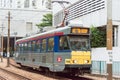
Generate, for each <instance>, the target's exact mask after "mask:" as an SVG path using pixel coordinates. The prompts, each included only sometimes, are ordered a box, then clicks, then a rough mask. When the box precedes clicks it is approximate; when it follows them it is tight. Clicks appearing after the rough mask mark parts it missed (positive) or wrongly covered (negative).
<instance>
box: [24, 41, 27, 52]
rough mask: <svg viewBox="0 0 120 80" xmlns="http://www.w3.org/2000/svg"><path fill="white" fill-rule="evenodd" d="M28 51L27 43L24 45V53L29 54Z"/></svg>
mask: <svg viewBox="0 0 120 80" xmlns="http://www.w3.org/2000/svg"><path fill="white" fill-rule="evenodd" d="M27 50H28V43H25V44H24V51H25V52H27Z"/></svg>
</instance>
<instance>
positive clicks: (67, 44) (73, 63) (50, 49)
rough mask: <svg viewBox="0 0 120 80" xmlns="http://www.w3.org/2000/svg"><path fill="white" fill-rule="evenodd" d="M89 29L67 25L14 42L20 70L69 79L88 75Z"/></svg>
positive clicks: (89, 59) (89, 65) (89, 67)
mask: <svg viewBox="0 0 120 80" xmlns="http://www.w3.org/2000/svg"><path fill="white" fill-rule="evenodd" d="M90 49H91V48H90V29H89V28H87V27H82V26H81V25H79V24H77V25H74V24H69V25H68V26H65V27H60V28H56V29H54V30H49V31H47V32H43V33H39V34H35V35H32V36H30V37H25V38H22V39H19V40H17V41H16V54H15V61H16V63H17V64H19V65H21V66H27V67H32V68H36V69H38V70H43V71H50V72H56V73H57V72H62V73H69V74H72V75H76V74H77V75H79V74H83V73H89V72H90V71H91V52H90Z"/></svg>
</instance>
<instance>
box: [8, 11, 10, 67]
mask: <svg viewBox="0 0 120 80" xmlns="http://www.w3.org/2000/svg"><path fill="white" fill-rule="evenodd" d="M9 42H10V11H9V12H8V37H7V67H9V66H10V60H9V57H10V49H9V48H10V43H9Z"/></svg>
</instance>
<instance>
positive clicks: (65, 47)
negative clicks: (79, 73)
mask: <svg viewBox="0 0 120 80" xmlns="http://www.w3.org/2000/svg"><path fill="white" fill-rule="evenodd" d="M59 49H60V50H69V45H68V40H67V37H66V36H61V37H60V39H59Z"/></svg>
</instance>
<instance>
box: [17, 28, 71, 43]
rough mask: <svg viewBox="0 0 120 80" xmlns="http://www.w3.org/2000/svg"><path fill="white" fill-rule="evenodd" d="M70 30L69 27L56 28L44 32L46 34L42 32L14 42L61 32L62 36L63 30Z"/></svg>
mask: <svg viewBox="0 0 120 80" xmlns="http://www.w3.org/2000/svg"><path fill="white" fill-rule="evenodd" d="M70 28H71V27H69V26H66V27H61V28H56V29H54V30H50V31H46V32H43V33H39V34H35V35H32V36H29V37H24V38H22V39H19V40H17V41H16V42H19V41H22V40H26V39H30V38H34V37H38V36H44V35H47V34H50V33H56V32H63V34H64V30H66V29H70Z"/></svg>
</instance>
